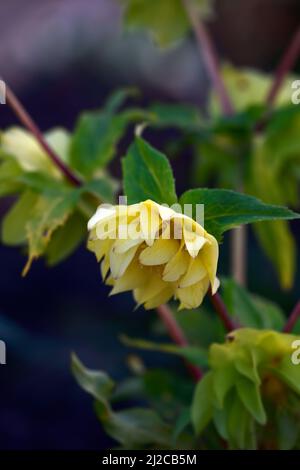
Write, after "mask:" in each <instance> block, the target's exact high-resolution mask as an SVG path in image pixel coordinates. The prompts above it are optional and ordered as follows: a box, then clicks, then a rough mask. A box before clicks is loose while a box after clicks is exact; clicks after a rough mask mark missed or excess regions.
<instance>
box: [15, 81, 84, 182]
mask: <svg viewBox="0 0 300 470" xmlns="http://www.w3.org/2000/svg"><path fill="white" fill-rule="evenodd" d="M6 102H7V104H8V105H9V106H10V107H11V109H12V110H13V111H14V113H15V114H16V116H17V117H18V118H19V120H20V121H21V123H22V124H23V125H24V126H25V127H26V128H27V129H28V130H29V132H31V133H32V134H33V135H34V136H35V138H36V140H37V141H38V142H39V144H40V146H41V147H42V148H43V149H44V150H45V152H46V153H47V155H48V156H49V158H50V159H51V161H52V162H53V163H54V165H55V166H56V167H57V168H58V169H59V170H60V171H61V172H62V173H63V175H64V176H65V177H66V178H67V180H68V181H69V182H70V183H72V184H73V185H74V186H81V180H80V179H79V178H78V177H77V176H76V175H75V174H74V173H73V172H72V170H70V168H69V167H68V166H67V165H66V164H65V163H64V162H63V161H62V160H61V159H60V158H59V156H58V155H57V154H56V153H55V152H54V151H53V150H52V148H51V147H50V146H49V144H48V143H47V141H46V140H45V138H44V136H43V134H42V132H41V131H40V129H39V127H38V126H37V124H36V123H35V122H34V120H33V119H32V118H31V116H30V115H29V114H28V112H27V111H26V109H25V108H24V106H23V105H22V103H21V102H20V101H19V100H18V98H17V97H16V95H15V94H14V93H13V91H12V90H11V89H10V88H9V86H8V85H6Z"/></svg>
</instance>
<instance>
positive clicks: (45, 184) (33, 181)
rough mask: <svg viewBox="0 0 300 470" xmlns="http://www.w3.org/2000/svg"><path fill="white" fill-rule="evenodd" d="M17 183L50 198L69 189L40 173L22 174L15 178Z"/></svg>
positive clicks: (65, 185) (62, 183) (60, 182)
mask: <svg viewBox="0 0 300 470" xmlns="http://www.w3.org/2000/svg"><path fill="white" fill-rule="evenodd" d="M17 181H18V182H19V183H21V184H22V185H24V186H25V187H26V188H28V189H31V190H32V191H35V192H36V193H43V194H48V195H52V196H53V195H57V194H59V193H61V192H62V191H64V190H66V191H68V190H69V189H70V186H68V185H67V184H65V183H64V182H62V181H59V180H55V179H53V178H51V176H49V175H47V174H45V173H40V172H28V173H23V174H22V175H20V176H19V177H18V178H17Z"/></svg>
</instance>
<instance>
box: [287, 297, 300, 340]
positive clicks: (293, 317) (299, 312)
mask: <svg viewBox="0 0 300 470" xmlns="http://www.w3.org/2000/svg"><path fill="white" fill-rule="evenodd" d="M299 318H300V300H299V302H298V303H297V304H296V305H295V307H294V309H293V310H292V313H291V314H290V316H289V318H288V321H287V322H286V324H285V327H284V328H283V332H284V333H290V332H291V331H292V330H293V328H294V326H295V324H296V323H297V320H298V319H299Z"/></svg>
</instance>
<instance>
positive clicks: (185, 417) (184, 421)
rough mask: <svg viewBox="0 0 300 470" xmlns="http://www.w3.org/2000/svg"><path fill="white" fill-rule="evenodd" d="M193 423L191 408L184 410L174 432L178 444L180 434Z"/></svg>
mask: <svg viewBox="0 0 300 470" xmlns="http://www.w3.org/2000/svg"><path fill="white" fill-rule="evenodd" d="M190 423H191V410H190V408H184V409H183V410H182V411H181V413H180V414H179V416H178V418H177V420H176V423H175V426H174V430H173V439H174V441H175V442H176V441H177V439H178V438H179V436H180V434H181V433H182V432H183V431H184V430H185V429H186V428H187V427H188V426H189V424H190Z"/></svg>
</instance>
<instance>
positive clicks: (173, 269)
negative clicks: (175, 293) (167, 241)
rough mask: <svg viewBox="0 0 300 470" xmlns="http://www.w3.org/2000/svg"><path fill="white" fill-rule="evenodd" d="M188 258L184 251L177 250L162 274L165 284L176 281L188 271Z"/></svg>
mask: <svg viewBox="0 0 300 470" xmlns="http://www.w3.org/2000/svg"><path fill="white" fill-rule="evenodd" d="M189 261H190V257H189V254H188V252H187V251H186V250H182V249H179V250H178V252H177V253H176V255H175V256H173V258H171V259H170V261H169V262H168V263H167V264H166V266H165V269H164V272H163V280H164V281H166V282H174V281H177V280H178V279H179V278H180V276H182V275H183V274H184V273H185V272H186V271H187V269H188V266H189Z"/></svg>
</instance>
